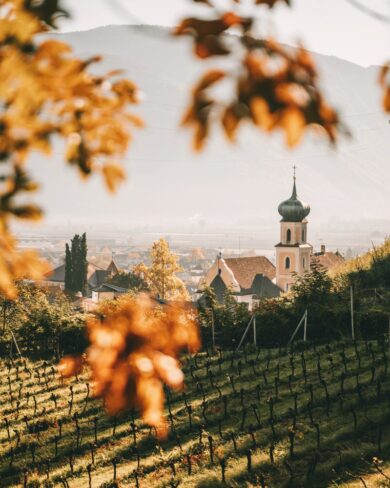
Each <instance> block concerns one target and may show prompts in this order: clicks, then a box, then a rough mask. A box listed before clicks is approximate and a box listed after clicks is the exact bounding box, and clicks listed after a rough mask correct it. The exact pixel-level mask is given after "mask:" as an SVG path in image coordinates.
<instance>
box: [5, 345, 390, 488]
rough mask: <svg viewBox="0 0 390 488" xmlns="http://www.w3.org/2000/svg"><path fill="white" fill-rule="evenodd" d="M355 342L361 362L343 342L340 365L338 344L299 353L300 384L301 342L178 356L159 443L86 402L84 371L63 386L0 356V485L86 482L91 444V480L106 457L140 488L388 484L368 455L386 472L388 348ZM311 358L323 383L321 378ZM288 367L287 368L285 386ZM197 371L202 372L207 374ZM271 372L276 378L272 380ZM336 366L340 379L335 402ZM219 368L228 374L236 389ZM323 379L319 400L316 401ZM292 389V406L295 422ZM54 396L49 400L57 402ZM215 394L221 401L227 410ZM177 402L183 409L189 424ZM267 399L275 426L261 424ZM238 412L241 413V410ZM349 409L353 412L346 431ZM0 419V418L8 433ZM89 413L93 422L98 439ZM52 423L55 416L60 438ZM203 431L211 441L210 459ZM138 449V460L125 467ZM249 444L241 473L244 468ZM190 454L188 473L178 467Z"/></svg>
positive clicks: (103, 482) (98, 480) (44, 372)
mask: <svg viewBox="0 0 390 488" xmlns="http://www.w3.org/2000/svg"><path fill="white" fill-rule="evenodd" d="M370 348H371V349H370ZM356 349H357V351H358V355H359V356H360V368H359V364H358V360H357V353H356V350H355V348H354V347H353V345H349V346H348V347H346V349H345V354H346V367H345V366H344V363H343V360H342V357H341V350H342V349H341V345H340V344H331V345H330V346H321V347H317V350H314V349H313V348H310V349H307V350H305V351H304V358H305V361H306V370H307V381H306V384H305V380H304V375H303V372H302V356H301V352H300V351H296V352H294V353H293V355H291V354H290V353H289V352H287V351H286V350H283V351H278V350H272V351H265V350H261V351H259V352H256V351H252V352H249V351H248V352H247V353H246V354H240V356H236V357H235V358H234V357H232V355H231V353H227V352H224V353H223V358H222V360H220V361H219V359H218V355H215V356H213V357H211V358H208V357H207V356H206V355H205V354H201V355H199V356H198V357H197V359H196V362H195V361H193V363H192V364H193V371H192V373H191V372H190V363H189V362H188V361H187V364H186V370H187V388H186V391H185V395H183V394H182V393H178V394H173V395H170V397H171V398H170V405H171V412H172V422H173V428H174V431H173V432H171V433H170V436H169V438H168V439H167V440H166V441H164V442H162V443H161V445H160V444H159V443H158V442H157V441H156V440H155V438H154V436H153V432H150V429H149V428H148V427H146V426H144V425H142V423H141V422H140V421H139V420H136V421H135V434H134V428H133V426H132V420H131V415H130V414H127V415H125V416H123V417H121V418H118V419H117V421H116V422H115V420H114V419H113V418H109V417H107V416H106V415H105V414H104V412H103V411H102V408H101V404H100V402H99V401H97V400H91V399H88V400H87V401H86V397H87V386H86V378H85V377H82V378H79V379H78V380H74V381H72V382H67V383H65V384H64V385H61V381H60V379H59V378H58V377H57V376H56V375H55V374H53V373H52V368H51V365H47V364H45V363H42V362H39V363H38V362H35V363H29V362H28V363H27V366H28V367H29V368H31V373H30V372H29V371H27V370H25V368H24V365H23V362H20V361H19V367H18V373H17V370H16V363H15V364H14V365H11V364H8V365H7V364H6V363H5V362H4V361H3V363H2V366H1V369H0V412H1V417H0V418H1V426H0V480H1V481H0V486H7V487H8V486H23V482H24V479H23V478H24V475H23V470H24V469H27V470H28V472H27V473H26V479H27V483H28V484H29V485H30V486H33V481H34V480H36V481H37V484H36V486H45V483H46V485H47V486H66V483H69V486H70V487H71V488H76V487H87V486H88V485H89V477H88V468H87V467H88V465H90V464H91V462H92V459H91V443H92V444H94V447H93V452H94V464H93V465H91V471H90V472H91V482H92V486H93V487H99V486H110V483H111V482H112V480H113V473H114V463H113V461H115V462H116V472H117V479H118V481H120V484H121V486H136V478H138V483H139V486H140V487H144V486H177V483H178V482H179V481H180V486H182V487H193V486H199V487H206V486H220V485H221V486H226V484H227V485H228V486H240V487H241V486H261V483H262V482H263V480H264V486H267V487H268V486H269V487H271V486H272V487H283V486H297V487H302V486H312V487H318V488H320V487H325V486H364V485H363V482H362V481H361V480H360V479H359V477H362V478H363V481H364V482H365V483H366V485H367V486H370V487H371V486H373V487H374V486H390V484H388V485H386V484H385V483H386V482H387V481H386V479H385V476H383V475H381V474H379V473H378V472H377V471H376V470H375V467H374V465H373V463H372V458H373V457H374V456H377V457H379V458H381V459H383V460H384V463H383V464H381V465H380V466H381V469H382V468H383V469H385V470H386V465H387V461H388V460H389V459H390V435H389V434H390V422H389V419H390V367H389V372H388V373H387V368H386V367H385V362H387V361H388V359H389V355H388V353H387V351H386V354H387V355H386V361H385V359H384V355H383V353H384V351H383V349H382V347H381V346H380V345H378V344H376V343H375V344H374V343H372V345H371V346H369V347H368V346H367V345H366V344H364V343H358V344H357V347H356ZM318 360H319V361H320V368H321V378H322V379H324V380H325V384H324V383H321V382H320V379H319V375H318ZM292 364H294V368H295V371H294V376H291V378H290V380H291V381H290V386H289V376H290V375H292V369H291V368H292ZM332 364H333V367H332V366H331V365H332ZM207 366H208V368H207ZM373 366H374V367H375V370H373V369H372V367H373ZM207 369H209V371H211V372H212V373H211V376H212V378H211V379H210V374H209V375H208V374H207ZM278 369H279V384H278V386H277V388H276V387H275V378H277V376H278ZM38 373H39V378H38ZM357 373H358V381H359V384H360V385H362V387H361V394H360V398H359V394H358V390H357V386H356V385H357ZM30 374H31V377H30ZM342 374H344V375H345V381H344V394H343V397H342V401H341V400H340V388H341V380H340V378H341V375H342ZM229 376H230V377H231V378H233V383H234V389H235V390H236V392H234V391H233V388H232V382H231V381H230V379H229ZM45 377H46V380H45ZM8 378H9V379H8ZM379 378H380V392H378V379H379ZM266 381H267V382H266ZM310 385H312V391H313V406H312V409H311V410H312V417H313V421H314V424H317V425H318V427H319V432H320V439H319V446H318V445H317V441H318V440H317V430H316V429H317V428H316V426H315V425H314V424H312V423H311V420H310V416H309V413H308V406H307V405H308V401H309V400H310ZM20 386H21V389H20ZM325 386H326V388H327V390H328V395H329V402H327V401H326V393H325ZM71 388H72V390H73V395H74V401H73V403H72V405H70V404H69V401H70V400H71ZM241 388H242V389H243V393H241ZM10 390H11V392H12V403H11V397H10V393H9V391H10ZM276 390H278V391H276ZM19 391H20V399H19V400H18V398H19ZM294 393H296V408H297V410H296V426H295V429H293V417H294V408H295V406H294ZM53 394H54V395H55V396H56V397H57V399H56V403H57V408H55V401H54V399H53V397H52V395H53ZM221 395H222V396H221ZM34 397H35V400H36V407H35V402H34ZM223 397H225V398H226V399H227V414H226V416H225V411H224V410H225V408H224V401H223ZM271 398H272V400H270V399H271ZM203 400H205V402H204V401H203ZM18 401H19V406H18V404H17V402H18ZM185 402H187V405H190V406H191V407H192V412H193V413H192V418H191V422H192V427H191V428H190V426H189V415H188V408H187V407H186V404H185ZM272 402H273V404H274V408H273V410H274V413H273V418H274V424H273V427H274V432H273V431H272V425H270V422H269V418H270V410H271V408H270V403H272ZM70 407H72V408H71V409H70ZM17 410H19V413H18V412H17ZM243 411H246V416H245V418H244V417H243ZM34 412H35V413H34ZM69 412H71V413H69ZM352 412H355V415H356V421H357V423H356V429H355V428H354V414H353V413H352ZM75 413H77V415H76V417H78V418H77V419H76V418H75V415H74V414H75ZM256 414H257V417H258V418H256ZM5 419H7V420H8V422H9V435H10V439H8V433H7V428H6V423H5ZM94 419H97V439H95V432H94V431H95V429H94ZM42 421H47V422H48V423H49V425H44V424H42V428H43V429H44V430H42V432H41V433H40V434H39V435H38V433H37V432H35V433H34V432H33V430H34V424H38V423H39V422H42ZM59 421H62V436H61V437H60V436H59ZM77 423H78V426H79V445H78V446H77V426H76V424H77ZM115 423H116V428H115V433H114V432H113V431H114V424H115ZM27 424H28V426H29V427H27ZM200 426H203V431H202V435H200V434H199V432H200V429H199V428H200ZM29 430H30V433H29ZM232 433H233V436H234V439H235V444H236V445H234V442H233V440H232ZM293 435H294V452H293V455H292V456H291V453H290V438H291V437H292V436H293ZM56 436H57V445H58V448H57V456H56V455H55V437H56ZM209 436H211V438H209ZM18 437H19V440H18ZM134 438H136V444H135V442H134ZM210 439H212V444H213V460H212V461H211V459H210V444H209V442H210ZM200 441H201V442H200ZM34 446H35V451H34ZM271 446H274V462H273V463H272V462H271V460H270V447H271ZM12 451H13V462H12V466H11V467H10V462H11V460H12V454H11V453H12ZM137 451H138V453H139V456H140V465H139V469H138V471H137V473H138V475H137V476H135V474H134V470H135V469H136V468H137V464H138V461H137ZM249 451H250V456H251V461H252V466H251V471H248V453H249ZM33 454H34V456H33ZM187 455H188V456H187ZM33 457H34V460H35V463H34V462H33ZM188 458H190V461H191V468H192V470H191V471H192V472H191V475H189V474H188ZM73 460H74V463H73V462H72V461H73ZM221 460H224V461H225V465H226V470H225V478H226V484H225V485H223V484H222V483H221V472H222V470H221ZM70 461H71V462H70ZM71 464H72V465H73V468H71ZM314 464H315V467H314ZM72 470H73V473H72ZM173 471H175V475H174V476H173ZM385 473H386V471H385ZM47 480H49V481H47ZM61 480H63V481H61ZM65 480H66V481H65ZM381 483H382V485H381ZM114 486H115V485H114Z"/></svg>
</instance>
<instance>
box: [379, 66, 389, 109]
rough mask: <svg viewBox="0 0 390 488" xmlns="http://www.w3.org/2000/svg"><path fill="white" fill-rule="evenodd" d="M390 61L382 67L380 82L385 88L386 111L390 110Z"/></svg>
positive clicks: (384, 102)
mask: <svg viewBox="0 0 390 488" xmlns="http://www.w3.org/2000/svg"><path fill="white" fill-rule="evenodd" d="M389 73H390V63H389V64H386V65H384V66H383V67H382V69H381V71H380V74H379V84H380V86H381V87H382V89H383V108H384V110H385V112H390V79H389V76H388V75H389Z"/></svg>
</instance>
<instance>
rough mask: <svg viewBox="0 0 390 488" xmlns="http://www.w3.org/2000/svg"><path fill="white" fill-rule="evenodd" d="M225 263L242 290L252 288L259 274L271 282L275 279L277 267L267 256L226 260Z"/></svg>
mask: <svg viewBox="0 0 390 488" xmlns="http://www.w3.org/2000/svg"><path fill="white" fill-rule="evenodd" d="M225 263H226V264H227V266H228V267H229V268H230V270H231V271H232V272H233V274H234V278H235V279H236V280H237V282H238V283H239V285H240V287H241V288H251V286H252V283H253V280H254V279H255V276H256V275H259V274H262V275H264V276H266V277H267V278H268V279H270V280H271V281H272V280H273V279H274V278H275V266H274V265H273V264H272V263H271V261H270V260H269V259H267V258H266V257H265V256H253V257H247V258H226V259H225Z"/></svg>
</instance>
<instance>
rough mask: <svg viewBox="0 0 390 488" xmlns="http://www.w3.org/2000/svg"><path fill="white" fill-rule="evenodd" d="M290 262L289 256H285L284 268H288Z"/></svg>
mask: <svg viewBox="0 0 390 488" xmlns="http://www.w3.org/2000/svg"><path fill="white" fill-rule="evenodd" d="M290 264H291V262H290V258H289V257H287V258H286V261H285V268H286V269H290Z"/></svg>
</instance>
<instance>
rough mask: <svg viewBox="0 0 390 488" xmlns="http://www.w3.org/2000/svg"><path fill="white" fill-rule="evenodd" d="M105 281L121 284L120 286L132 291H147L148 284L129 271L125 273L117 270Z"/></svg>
mask: <svg viewBox="0 0 390 488" xmlns="http://www.w3.org/2000/svg"><path fill="white" fill-rule="evenodd" d="M107 283H110V284H112V285H116V286H121V287H122V288H127V289H128V290H134V291H147V290H148V285H147V284H146V282H145V280H144V279H142V278H141V276H139V275H137V274H135V273H133V272H130V273H125V272H124V271H119V273H117V274H115V275H114V276H112V277H111V278H110V279H109V280H107Z"/></svg>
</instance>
